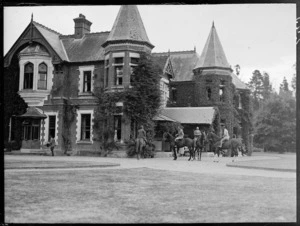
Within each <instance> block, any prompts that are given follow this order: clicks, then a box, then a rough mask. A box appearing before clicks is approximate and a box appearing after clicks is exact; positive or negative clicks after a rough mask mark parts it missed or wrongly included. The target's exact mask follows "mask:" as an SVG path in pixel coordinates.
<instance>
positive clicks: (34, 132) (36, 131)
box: [23, 119, 40, 140]
mask: <svg viewBox="0 0 300 226" xmlns="http://www.w3.org/2000/svg"><path fill="white" fill-rule="evenodd" d="M39 138H40V120H30V119H27V120H24V122H23V139H24V140H38V139H39Z"/></svg>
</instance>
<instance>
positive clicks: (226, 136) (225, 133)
mask: <svg viewBox="0 0 300 226" xmlns="http://www.w3.org/2000/svg"><path fill="white" fill-rule="evenodd" d="M221 137H222V139H221V142H220V146H219V147H220V148H221V147H222V145H223V142H224V141H226V140H229V138H230V137H229V133H228V130H227V129H226V127H225V124H224V123H221Z"/></svg>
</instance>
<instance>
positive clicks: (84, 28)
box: [74, 14, 92, 38]
mask: <svg viewBox="0 0 300 226" xmlns="http://www.w3.org/2000/svg"><path fill="white" fill-rule="evenodd" d="M74 22H75V32H74V35H75V38H82V36H83V35H84V34H85V33H90V30H91V24H92V23H91V22H90V21H88V20H87V19H85V16H84V15H82V14H79V17H77V18H75V19H74Z"/></svg>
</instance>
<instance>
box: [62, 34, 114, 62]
mask: <svg viewBox="0 0 300 226" xmlns="http://www.w3.org/2000/svg"><path fill="white" fill-rule="evenodd" d="M108 35H109V31H107V32H99V33H89V34H85V35H84V36H83V37H82V38H81V39H75V37H74V36H62V37H61V42H62V43H63V46H64V47H65V51H66V53H67V55H68V59H69V61H70V62H87V61H98V60H104V48H103V47H102V46H101V45H102V44H103V43H104V42H105V40H106V39H107V36H108Z"/></svg>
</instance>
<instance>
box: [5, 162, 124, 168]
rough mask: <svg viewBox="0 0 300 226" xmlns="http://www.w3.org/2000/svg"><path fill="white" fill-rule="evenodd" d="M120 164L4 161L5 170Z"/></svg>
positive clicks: (113, 164) (112, 164) (111, 164)
mask: <svg viewBox="0 0 300 226" xmlns="http://www.w3.org/2000/svg"><path fill="white" fill-rule="evenodd" d="M118 165H120V164H115V163H106V162H101V163H97V162H82V161H78V162H75V161H72V162H68V161H55V160H53V161H51V160H46V161H36V160H33V161H29V160H26V161H18V160H9V161H5V165H4V167H5V169H32V168H72V167H76V168H83V167H107V166H118Z"/></svg>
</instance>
